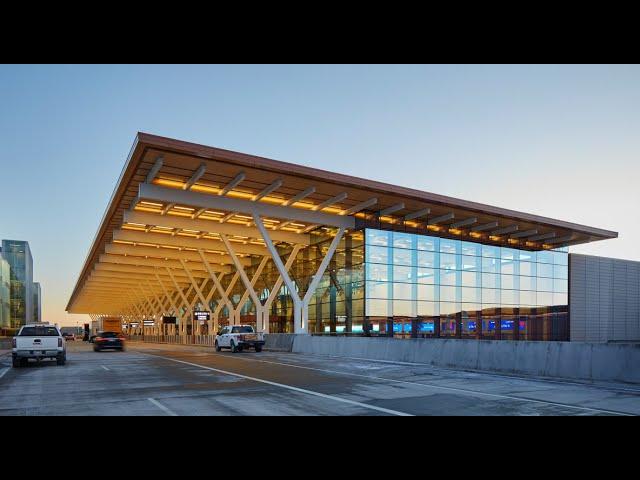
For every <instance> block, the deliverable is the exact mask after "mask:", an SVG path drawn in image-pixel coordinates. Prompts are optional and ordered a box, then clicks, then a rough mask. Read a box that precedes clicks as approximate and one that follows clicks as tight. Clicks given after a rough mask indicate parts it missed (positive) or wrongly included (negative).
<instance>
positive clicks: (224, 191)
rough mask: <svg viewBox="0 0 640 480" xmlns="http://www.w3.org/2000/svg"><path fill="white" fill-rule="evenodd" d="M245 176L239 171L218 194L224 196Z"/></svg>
mask: <svg viewBox="0 0 640 480" xmlns="http://www.w3.org/2000/svg"><path fill="white" fill-rule="evenodd" d="M245 177H246V175H245V173H244V172H240V173H239V174H237V175H236V176H235V177H233V179H232V180H231V181H230V182H229V183H227V185H226V186H225V187H224V188H223V189H222V190H220V191H219V192H218V195H219V196H221V197H224V196H225V195H226V194H227V193H229V192H230V191H231V190H233V189H234V188H236V187H237V186H238V185H240V183H241V182H242V181H243V180H244V179H245Z"/></svg>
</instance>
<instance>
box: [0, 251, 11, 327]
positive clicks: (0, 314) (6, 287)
mask: <svg viewBox="0 0 640 480" xmlns="http://www.w3.org/2000/svg"><path fill="white" fill-rule="evenodd" d="M10 282H11V274H10V267H9V262H7V261H6V260H5V259H4V258H2V255H1V254H0V328H8V327H9V326H10V324H11V320H10V317H9V312H10V309H11V287H10V285H11V283H10Z"/></svg>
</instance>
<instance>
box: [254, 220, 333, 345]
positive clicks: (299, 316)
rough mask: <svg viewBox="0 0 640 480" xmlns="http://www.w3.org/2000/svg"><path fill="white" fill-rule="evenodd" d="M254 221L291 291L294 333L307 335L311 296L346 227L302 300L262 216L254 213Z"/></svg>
mask: <svg viewBox="0 0 640 480" xmlns="http://www.w3.org/2000/svg"><path fill="white" fill-rule="evenodd" d="M253 220H254V222H255V224H256V226H257V227H258V229H259V230H260V233H261V234H262V239H263V240H264V242H265V244H266V245H267V248H268V249H269V252H271V256H272V257H273V261H274V263H275V264H276V267H278V271H279V272H280V275H282V278H283V279H284V282H285V284H286V285H287V288H288V289H289V292H290V294H291V298H292V299H293V307H294V309H295V311H294V314H293V320H294V327H293V331H294V333H307V332H308V325H307V323H308V321H307V320H308V309H309V301H310V300H311V296H312V295H313V293H314V292H315V289H316V288H317V286H318V283H320V280H321V279H322V275H324V272H325V270H326V269H327V266H328V265H329V261H331V257H333V254H334V253H335V251H336V249H337V248H338V245H339V244H340V240H342V237H343V236H344V232H345V231H346V228H345V227H340V228H339V230H338V233H337V234H336V236H335V237H334V238H333V240H332V241H331V245H330V246H329V250H328V251H327V254H326V255H325V257H324V258H323V259H322V262H321V263H320V267H319V268H318V271H317V272H316V274H315V275H314V277H313V280H312V281H311V284H310V285H309V288H308V289H307V292H306V294H305V296H304V298H302V299H301V298H300V295H299V294H298V292H297V291H296V290H295V285H294V283H293V281H292V280H291V277H290V276H289V273H288V272H287V271H286V270H285V268H284V265H283V264H282V260H281V259H280V256H279V255H278V251H277V250H276V248H275V246H274V245H273V242H272V241H271V237H270V236H269V232H267V229H266V228H265V226H264V223H263V222H262V219H261V218H260V215H258V214H257V213H254V214H253Z"/></svg>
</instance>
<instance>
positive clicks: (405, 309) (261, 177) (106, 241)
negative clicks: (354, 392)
mask: <svg viewBox="0 0 640 480" xmlns="http://www.w3.org/2000/svg"><path fill="white" fill-rule="evenodd" d="M616 237H617V233H616V232H612V231H608V230H603V229H600V228H594V227H589V226H584V225H578V224H575V223H570V222H566V221H561V220H555V219H552V218H546V217H541V216H538V215H533V214H527V213H522V212H516V211H513V210H508V209H505V208H501V207H494V206H489V205H484V204H479V203H475V202H471V201H467V200H460V199H456V198H451V197H447V196H442V195H437V194H432V193H428V192H422V191H418V190H413V189H409V188H405V187H400V186H395V185H390V184H385V183H380V182H375V181H370V180H365V179H362V178H356V177H352V176H347V175H341V174H337V173H332V172H327V171H323V170H318V169H314V168H309V167H305V166H300V165H296V164H291V163H285V162H280V161H275V160H271V159H266V158H262V157H256V156H253V155H247V154H242V153H237V152H231V151H228V150H222V149H217V148H212V147H206V146H202V145H196V144H192V143H187V142H183V141H178V140H173V139H169V138H164V137H158V136H154V135H149V134H143V133H139V134H138V135H137V137H136V140H135V142H134V145H133V147H132V149H131V151H130V154H129V157H128V158H127V161H126V164H125V167H124V169H123V171H122V174H121V176H120V178H119V180H118V183H117V185H116V188H115V190H114V192H113V195H112V197H111V200H110V202H109V205H108V206H107V209H106V212H105V214H104V217H103V219H102V221H101V223H100V226H99V230H98V232H97V235H96V237H95V239H94V242H93V245H92V246H91V249H90V251H89V253H88V256H87V259H86V261H85V264H84V266H83V269H82V271H81V273H80V276H79V278H78V281H77V284H76V287H75V289H74V291H73V293H72V296H71V298H70V300H69V303H68V306H67V311H69V312H70V313H86V314H89V315H91V316H92V318H96V317H99V316H114V315H117V316H121V317H122V318H123V321H124V323H125V324H126V325H127V326H128V328H129V329H130V331H132V332H135V331H137V332H140V331H142V329H143V328H144V332H145V333H148V334H153V335H158V334H160V335H180V336H191V335H212V334H214V333H215V332H216V331H217V330H218V328H219V327H220V326H221V325H226V324H238V323H252V324H254V325H255V326H256V327H257V328H258V329H259V330H261V331H265V332H271V333H278V332H281V333H285V332H287V333H300V334H318V335H320V334H322V335H368V336H395V337H403V338H416V337H440V338H467V339H469V338H472V339H494V340H557V341H568V340H573V341H597V342H609V341H640V263H638V262H626V261H622V260H613V259H605V258H599V257H590V256H585V255H574V254H571V253H569V248H570V247H571V246H573V245H578V244H582V243H586V242H593V241H599V240H605V239H610V238H616ZM145 325H146V327H144V326H145Z"/></svg>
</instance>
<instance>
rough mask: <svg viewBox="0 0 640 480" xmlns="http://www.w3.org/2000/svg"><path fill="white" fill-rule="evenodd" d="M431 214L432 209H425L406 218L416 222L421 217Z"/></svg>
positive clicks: (405, 217)
mask: <svg viewBox="0 0 640 480" xmlns="http://www.w3.org/2000/svg"><path fill="white" fill-rule="evenodd" d="M430 213H431V209H430V208H423V209H422V210H418V211H417V212H412V213H409V214H407V215H405V216H404V219H405V220H416V219H418V218H421V217H426V216H427V215H429V214H430Z"/></svg>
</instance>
